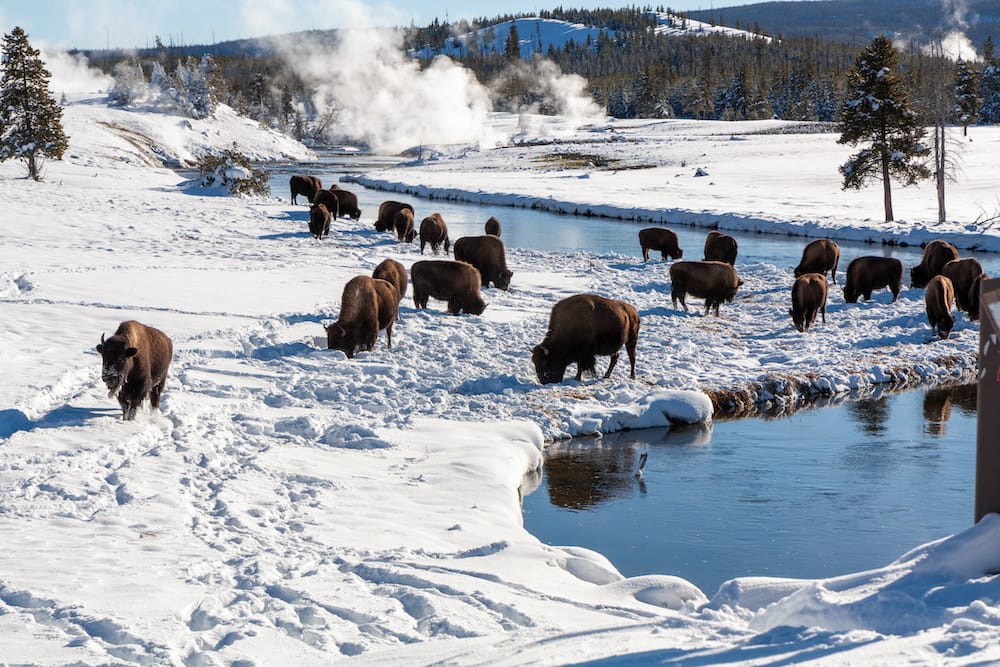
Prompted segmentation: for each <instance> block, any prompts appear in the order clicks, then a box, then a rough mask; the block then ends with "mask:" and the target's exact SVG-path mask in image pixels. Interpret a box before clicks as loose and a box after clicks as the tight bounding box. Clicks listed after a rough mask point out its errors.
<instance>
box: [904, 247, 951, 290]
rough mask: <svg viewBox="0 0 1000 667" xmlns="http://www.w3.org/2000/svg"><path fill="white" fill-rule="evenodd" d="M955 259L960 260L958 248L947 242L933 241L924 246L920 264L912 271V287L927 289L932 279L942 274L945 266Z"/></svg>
mask: <svg viewBox="0 0 1000 667" xmlns="http://www.w3.org/2000/svg"><path fill="white" fill-rule="evenodd" d="M953 259H958V248H956V247H955V246H953V245H952V244H950V243H948V242H947V241H931V242H930V243H928V244H927V245H926V246H924V256H923V257H922V258H921V259H920V263H919V264H917V265H916V266H914V267H913V268H911V269H910V285H912V286H913V287H918V288H919V287H927V284H928V282H930V279H931V278H933V277H934V276H936V275H938V274H939V273H941V269H943V268H944V265H945V264H947V263H948V262H950V261H952V260H953Z"/></svg>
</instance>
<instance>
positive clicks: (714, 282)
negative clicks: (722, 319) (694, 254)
mask: <svg viewBox="0 0 1000 667" xmlns="http://www.w3.org/2000/svg"><path fill="white" fill-rule="evenodd" d="M742 284H743V281H742V280H740V279H739V276H737V275H736V269H734V268H733V267H732V265H730V264H726V263H725V262H696V261H687V262H675V263H674V264H672V265H671V266H670V300H671V302H672V303H673V306H674V308H676V307H677V301H678V300H679V301H680V302H681V305H682V306H683V307H684V311H685V312H687V309H688V308H687V303H686V302H685V298H686V297H687V295H688V294H690V295H691V296H696V297H698V298H702V299H705V314H706V315H707V314H708V312H709V310H711V309H713V308H714V310H715V314H716V315H718V314H719V304H721V303H722V302H723V301H732V300H733V299H734V298H735V297H736V290H737V288H738V287H739V286H740V285H742Z"/></svg>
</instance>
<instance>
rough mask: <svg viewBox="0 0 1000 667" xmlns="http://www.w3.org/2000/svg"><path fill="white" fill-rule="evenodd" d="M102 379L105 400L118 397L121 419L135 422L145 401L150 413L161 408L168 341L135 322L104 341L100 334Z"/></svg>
mask: <svg viewBox="0 0 1000 667" xmlns="http://www.w3.org/2000/svg"><path fill="white" fill-rule="evenodd" d="M97 351H98V352H100V354H101V379H102V380H104V384H105V385H106V386H107V388H108V396H109V397H110V396H115V395H117V396H118V404H119V405H121V408H122V419H125V420H126V421H128V420H132V419H135V413H136V410H138V409H139V406H140V405H142V402H143V401H145V400H146V399H147V398H148V399H149V404H150V406H151V407H152V408H153V409H159V407H160V394H161V393H162V392H163V387H164V385H165V384H166V382H167V369H168V368H169V367H170V360H171V358H172V357H173V354H174V346H173V343H172V342H171V340H170V338H169V337H167V335H166V334H165V333H163V332H162V331H160V330H159V329H154V328H153V327H150V326H146V325H145V324H142V323H141V322H136V321H135V320H127V321H125V322H122V323H121V324H119V325H118V329H117V330H116V331H115V333H114V335H113V336H111V338H108V339H107V340H105V339H104V334H101V342H100V343H99V344H98V345H97Z"/></svg>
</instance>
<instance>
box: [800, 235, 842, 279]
mask: <svg viewBox="0 0 1000 667" xmlns="http://www.w3.org/2000/svg"><path fill="white" fill-rule="evenodd" d="M839 263H840V246H839V245H837V244H836V243H834V242H833V241H831V240H830V239H816V240H815V241H813V242H812V243H809V244H808V245H806V247H805V248H804V249H803V250H802V259H801V260H800V261H799V265H798V266H796V267H795V271H794V273H795V277H796V278H798V277H799V276H801V275H802V274H803V273H820V274H822V275H824V276H825V275H826V272H827V271H829V272H830V281H831V282H832V283H833V284H834V285H836V284H837V264H839Z"/></svg>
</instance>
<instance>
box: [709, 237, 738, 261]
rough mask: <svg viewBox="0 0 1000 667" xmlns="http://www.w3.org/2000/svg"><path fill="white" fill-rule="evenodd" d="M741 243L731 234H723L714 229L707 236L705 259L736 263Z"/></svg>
mask: <svg viewBox="0 0 1000 667" xmlns="http://www.w3.org/2000/svg"><path fill="white" fill-rule="evenodd" d="M737 252H739V244H737V243H736V239H734V238H733V237H732V236H730V235H729V234H722V233H721V232H717V231H715V230H714V229H713V230H712V231H710V232H709V233H708V236H706V237H705V261H713V262H725V263H726V264H736V253H737Z"/></svg>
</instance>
